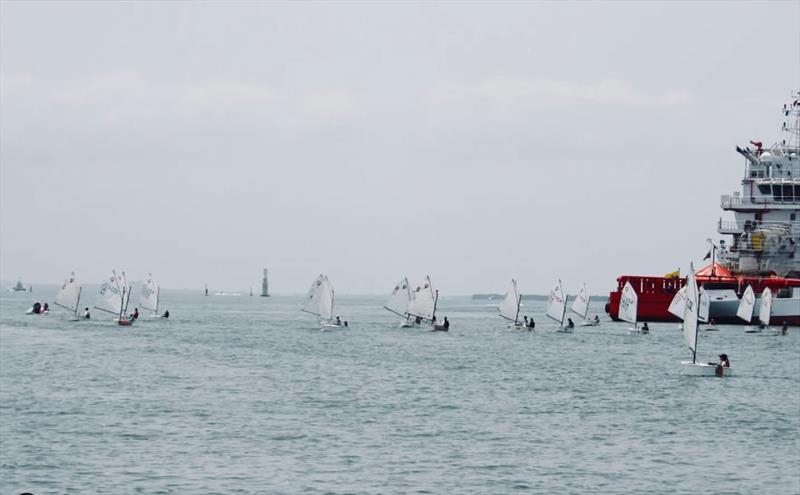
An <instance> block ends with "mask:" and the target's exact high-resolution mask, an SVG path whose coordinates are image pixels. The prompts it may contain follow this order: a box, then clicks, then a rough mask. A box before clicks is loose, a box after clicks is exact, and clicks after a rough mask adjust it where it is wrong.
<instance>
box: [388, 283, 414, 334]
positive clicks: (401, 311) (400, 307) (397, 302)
mask: <svg viewBox="0 0 800 495" xmlns="http://www.w3.org/2000/svg"><path fill="white" fill-rule="evenodd" d="M410 305H411V288H410V287H409V285H408V278H403V280H401V281H399V282H397V284H396V285H395V286H394V290H392V295H391V296H389V300H388V301H386V304H384V306H383V307H384V309H386V310H388V311H391V312H392V313H394V314H396V315H397V316H399V317H401V318H403V320H402V321H401V322H400V326H401V327H403V328H409V327H413V326H414V321H413V320H412V319H411V317H410V316H409V313H408V311H409V307H410Z"/></svg>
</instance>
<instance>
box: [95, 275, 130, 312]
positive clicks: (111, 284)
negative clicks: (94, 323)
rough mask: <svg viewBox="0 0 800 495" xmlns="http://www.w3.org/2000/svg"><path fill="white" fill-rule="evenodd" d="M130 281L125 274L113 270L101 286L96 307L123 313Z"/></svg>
mask: <svg viewBox="0 0 800 495" xmlns="http://www.w3.org/2000/svg"><path fill="white" fill-rule="evenodd" d="M127 286H128V282H127V280H126V278H125V274H124V273H121V274H117V272H116V271H115V270H112V272H111V276H110V277H108V278H107V279H106V280H105V281H104V282H103V285H101V286H100V293H99V294H98V295H97V299H96V300H95V303H94V307H95V308H97V309H99V310H101V311H105V312H107V313H111V314H114V315H117V316H120V315H122V313H123V312H124V310H125V309H126V308H125V305H124V303H125V298H126V297H127Z"/></svg>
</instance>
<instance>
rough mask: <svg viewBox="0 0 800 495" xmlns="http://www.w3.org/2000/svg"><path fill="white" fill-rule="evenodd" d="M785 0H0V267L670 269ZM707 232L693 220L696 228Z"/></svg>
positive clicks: (740, 131) (772, 39) (603, 279)
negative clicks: (237, 0) (340, 0)
mask: <svg viewBox="0 0 800 495" xmlns="http://www.w3.org/2000/svg"><path fill="white" fill-rule="evenodd" d="M798 22H800V2H798V1H793V2H760V3H747V2H727V3H725V2H710V3H695V2H691V3H690V2H676V3H674V4H669V3H653V2H647V3H645V2H641V3H633V2H619V3H588V2H587V3H584V2H565V3H550V2H541V3H534V2H531V3H523V2H514V3H505V4H503V3H494V2H493V3H478V2H469V3H463V4H462V3H455V2H442V3H434V4H428V3H409V2H404V3H379V4H376V3H362V2H358V3H332V2H325V3H272V2H246V3H238V4H236V3H228V2H226V3H213V2H203V3H200V2H175V3H167V4H164V3H156V2H126V3H123V2H106V3H101V2H87V3H69V2H56V3H46V2H37V3H21V2H20V3H17V2H8V1H3V2H2V3H0V72H1V73H2V74H1V77H2V79H1V80H0V227H1V228H2V232H1V233H0V234H1V235H0V276H2V278H4V279H16V277H18V276H20V277H23V279H24V280H26V281H31V282H37V281H38V282H45V281H60V280H61V279H63V277H64V276H66V274H67V273H68V272H69V271H70V270H75V271H76V272H77V273H78V275H79V277H80V278H81V279H83V280H86V281H87V282H88V281H93V282H94V281H98V280H99V279H101V278H103V277H104V276H105V275H106V274H107V273H108V272H109V271H110V270H111V269H112V268H113V267H120V268H123V269H125V270H126V271H127V273H128V275H129V278H132V279H141V278H143V277H144V275H145V274H146V273H147V272H148V271H150V272H152V273H153V274H154V275H155V277H156V278H157V279H158V280H159V281H160V282H161V285H162V286H165V287H173V288H198V287H202V285H203V284H204V283H206V282H207V283H208V285H209V287H211V288H215V289H227V290H234V289H238V290H244V289H246V288H247V287H249V286H256V285H257V284H258V283H259V280H260V270H261V268H262V267H265V266H266V267H269V268H270V272H271V282H272V285H273V288H274V291H276V292H279V293H293V292H304V291H305V290H306V288H307V287H308V285H309V284H310V283H311V281H312V280H313V279H314V277H315V276H316V275H317V274H319V273H320V272H325V273H327V274H328V275H329V277H330V278H331V281H332V282H333V283H334V286H335V287H336V289H337V291H338V292H339V293H383V292H387V293H388V292H389V291H390V290H391V288H392V287H393V285H394V283H395V282H396V281H397V280H398V279H399V278H400V277H401V276H404V275H408V276H409V278H410V279H411V280H412V282H413V281H415V280H417V279H419V278H421V277H422V276H424V275H425V274H430V275H431V277H432V279H433V281H434V284H435V285H436V286H438V288H439V289H440V290H441V292H442V293H443V294H469V293H472V292H478V291H496V292H502V291H503V290H504V289H505V288H506V286H507V284H508V280H509V279H510V278H511V277H516V278H517V279H518V280H519V282H520V288H521V289H522V291H523V292H526V293H529V292H546V291H547V290H548V289H549V287H550V286H551V285H552V284H553V282H554V281H555V280H556V279H557V278H559V277H560V278H561V279H562V280H563V281H564V285H565V288H566V289H567V291H568V292H570V293H574V292H575V290H576V289H577V286H578V285H579V283H580V282H582V281H584V280H585V281H587V282H588V283H589V286H590V291H591V292H592V293H594V294H599V293H605V292H608V291H609V290H611V289H613V288H614V284H615V278H616V277H617V276H618V275H620V274H622V273H644V274H664V273H666V272H668V271H671V270H674V269H676V268H678V267H679V266H680V267H684V269H685V267H687V266H688V263H689V261H690V260H692V259H694V260H695V261H696V262H699V260H700V259H701V258H702V256H703V255H704V254H705V252H706V243H705V240H706V238H708V237H709V236H712V235H714V236H716V234H715V229H716V223H717V220H718V219H719V217H720V216H721V215H722V211H721V210H720V209H719V196H720V195H721V194H725V193H730V192H731V191H734V190H738V189H739V188H740V180H741V176H742V172H743V167H744V164H743V160H742V159H740V157H739V156H738V155H737V154H736V153H735V151H734V147H735V146H736V145H744V144H747V141H748V140H749V139H756V138H758V139H762V140H764V141H765V142H769V143H772V142H774V141H775V140H777V139H778V138H779V137H780V133H779V130H780V124H781V115H780V113H779V111H780V108H781V106H782V105H783V103H784V102H785V101H786V100H787V98H788V96H789V93H790V91H791V90H793V89H798V88H800V34H798V33H800V31H798ZM717 237H718V236H717Z"/></svg>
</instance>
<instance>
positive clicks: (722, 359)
mask: <svg viewBox="0 0 800 495" xmlns="http://www.w3.org/2000/svg"><path fill="white" fill-rule="evenodd" d="M719 365H720V366H722V367H723V368H730V367H731V362H730V361H729V360H728V355H727V354H720V355H719Z"/></svg>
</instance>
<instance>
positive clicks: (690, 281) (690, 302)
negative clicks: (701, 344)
mask: <svg viewBox="0 0 800 495" xmlns="http://www.w3.org/2000/svg"><path fill="white" fill-rule="evenodd" d="M699 302H700V298H699V294H698V291H697V282H696V281H695V278H694V265H693V264H690V265H689V274H688V275H687V276H686V311H684V313H683V337H684V338H685V339H686V345H688V346H689V350H691V351H692V354H693V355H694V354H695V353H696V351H697V315H698V310H699V307H698V306H699ZM692 362H694V359H693V360H692Z"/></svg>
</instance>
